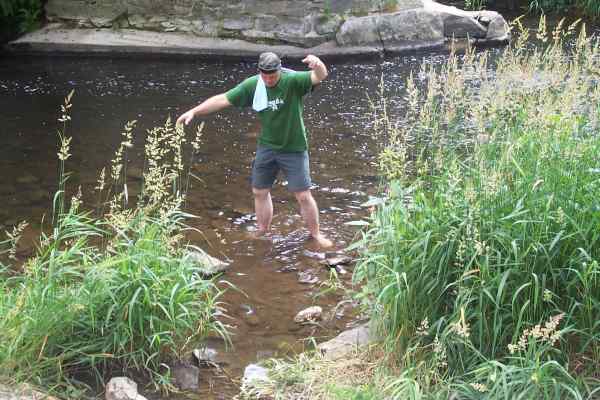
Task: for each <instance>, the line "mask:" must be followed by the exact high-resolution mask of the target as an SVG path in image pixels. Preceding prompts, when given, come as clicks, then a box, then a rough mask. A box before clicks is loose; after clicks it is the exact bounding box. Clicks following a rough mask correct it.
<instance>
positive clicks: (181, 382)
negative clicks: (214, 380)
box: [171, 364, 200, 391]
mask: <svg viewBox="0 0 600 400" xmlns="http://www.w3.org/2000/svg"><path fill="white" fill-rule="evenodd" d="M171 372H172V373H173V377H174V378H175V384H176V385H177V387H178V388H179V389H181V390H193V391H195V390H198V389H199V388H200V386H199V383H198V382H199V378H200V369H199V368H198V367H196V366H194V365H187V364H177V365H175V366H173V367H172V368H171Z"/></svg>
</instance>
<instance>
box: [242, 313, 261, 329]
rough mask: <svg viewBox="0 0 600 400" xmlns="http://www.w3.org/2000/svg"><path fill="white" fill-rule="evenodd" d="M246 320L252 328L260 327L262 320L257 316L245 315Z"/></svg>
mask: <svg viewBox="0 0 600 400" xmlns="http://www.w3.org/2000/svg"><path fill="white" fill-rule="evenodd" d="M244 320H245V321H246V323H247V324H248V325H250V326H258V325H260V319H259V318H258V316H257V315H256V314H244Z"/></svg>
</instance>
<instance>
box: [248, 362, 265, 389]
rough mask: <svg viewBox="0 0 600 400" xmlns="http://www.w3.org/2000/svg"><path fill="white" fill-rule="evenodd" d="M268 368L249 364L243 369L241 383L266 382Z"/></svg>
mask: <svg viewBox="0 0 600 400" xmlns="http://www.w3.org/2000/svg"><path fill="white" fill-rule="evenodd" d="M267 373H268V370H267V369H266V368H264V367H261V366H260V365H256V364H250V365H248V366H247V367H246V368H245V369H244V377H243V379H242V384H243V385H244V386H246V385H252V384H255V383H259V382H268V381H269V380H270V379H269V376H268V374H267Z"/></svg>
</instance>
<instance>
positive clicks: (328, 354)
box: [317, 324, 374, 360]
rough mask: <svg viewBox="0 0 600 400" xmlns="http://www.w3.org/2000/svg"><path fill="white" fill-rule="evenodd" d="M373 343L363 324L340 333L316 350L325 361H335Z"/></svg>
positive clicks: (366, 325) (366, 327) (365, 325)
mask: <svg viewBox="0 0 600 400" xmlns="http://www.w3.org/2000/svg"><path fill="white" fill-rule="evenodd" d="M373 341H374V339H373V337H372V335H371V334H370V332H369V326H368V324H364V325H361V326H358V327H356V328H354V329H350V330H348V331H344V332H342V333H340V334H339V335H338V336H336V337H335V338H333V339H331V340H329V341H327V342H323V343H321V344H320V345H319V346H317V348H318V349H319V350H320V351H321V352H323V354H324V356H325V358H326V359H328V360H337V359H339V358H342V357H344V356H346V355H347V354H350V353H351V352H353V351H355V350H356V349H358V348H359V347H361V346H365V345H367V344H369V343H372V342H373Z"/></svg>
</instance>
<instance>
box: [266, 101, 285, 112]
mask: <svg viewBox="0 0 600 400" xmlns="http://www.w3.org/2000/svg"><path fill="white" fill-rule="evenodd" d="M280 104H283V100H282V99H275V100H270V101H269V105H268V107H269V108H270V109H271V110H272V111H277V110H279V105H280Z"/></svg>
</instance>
